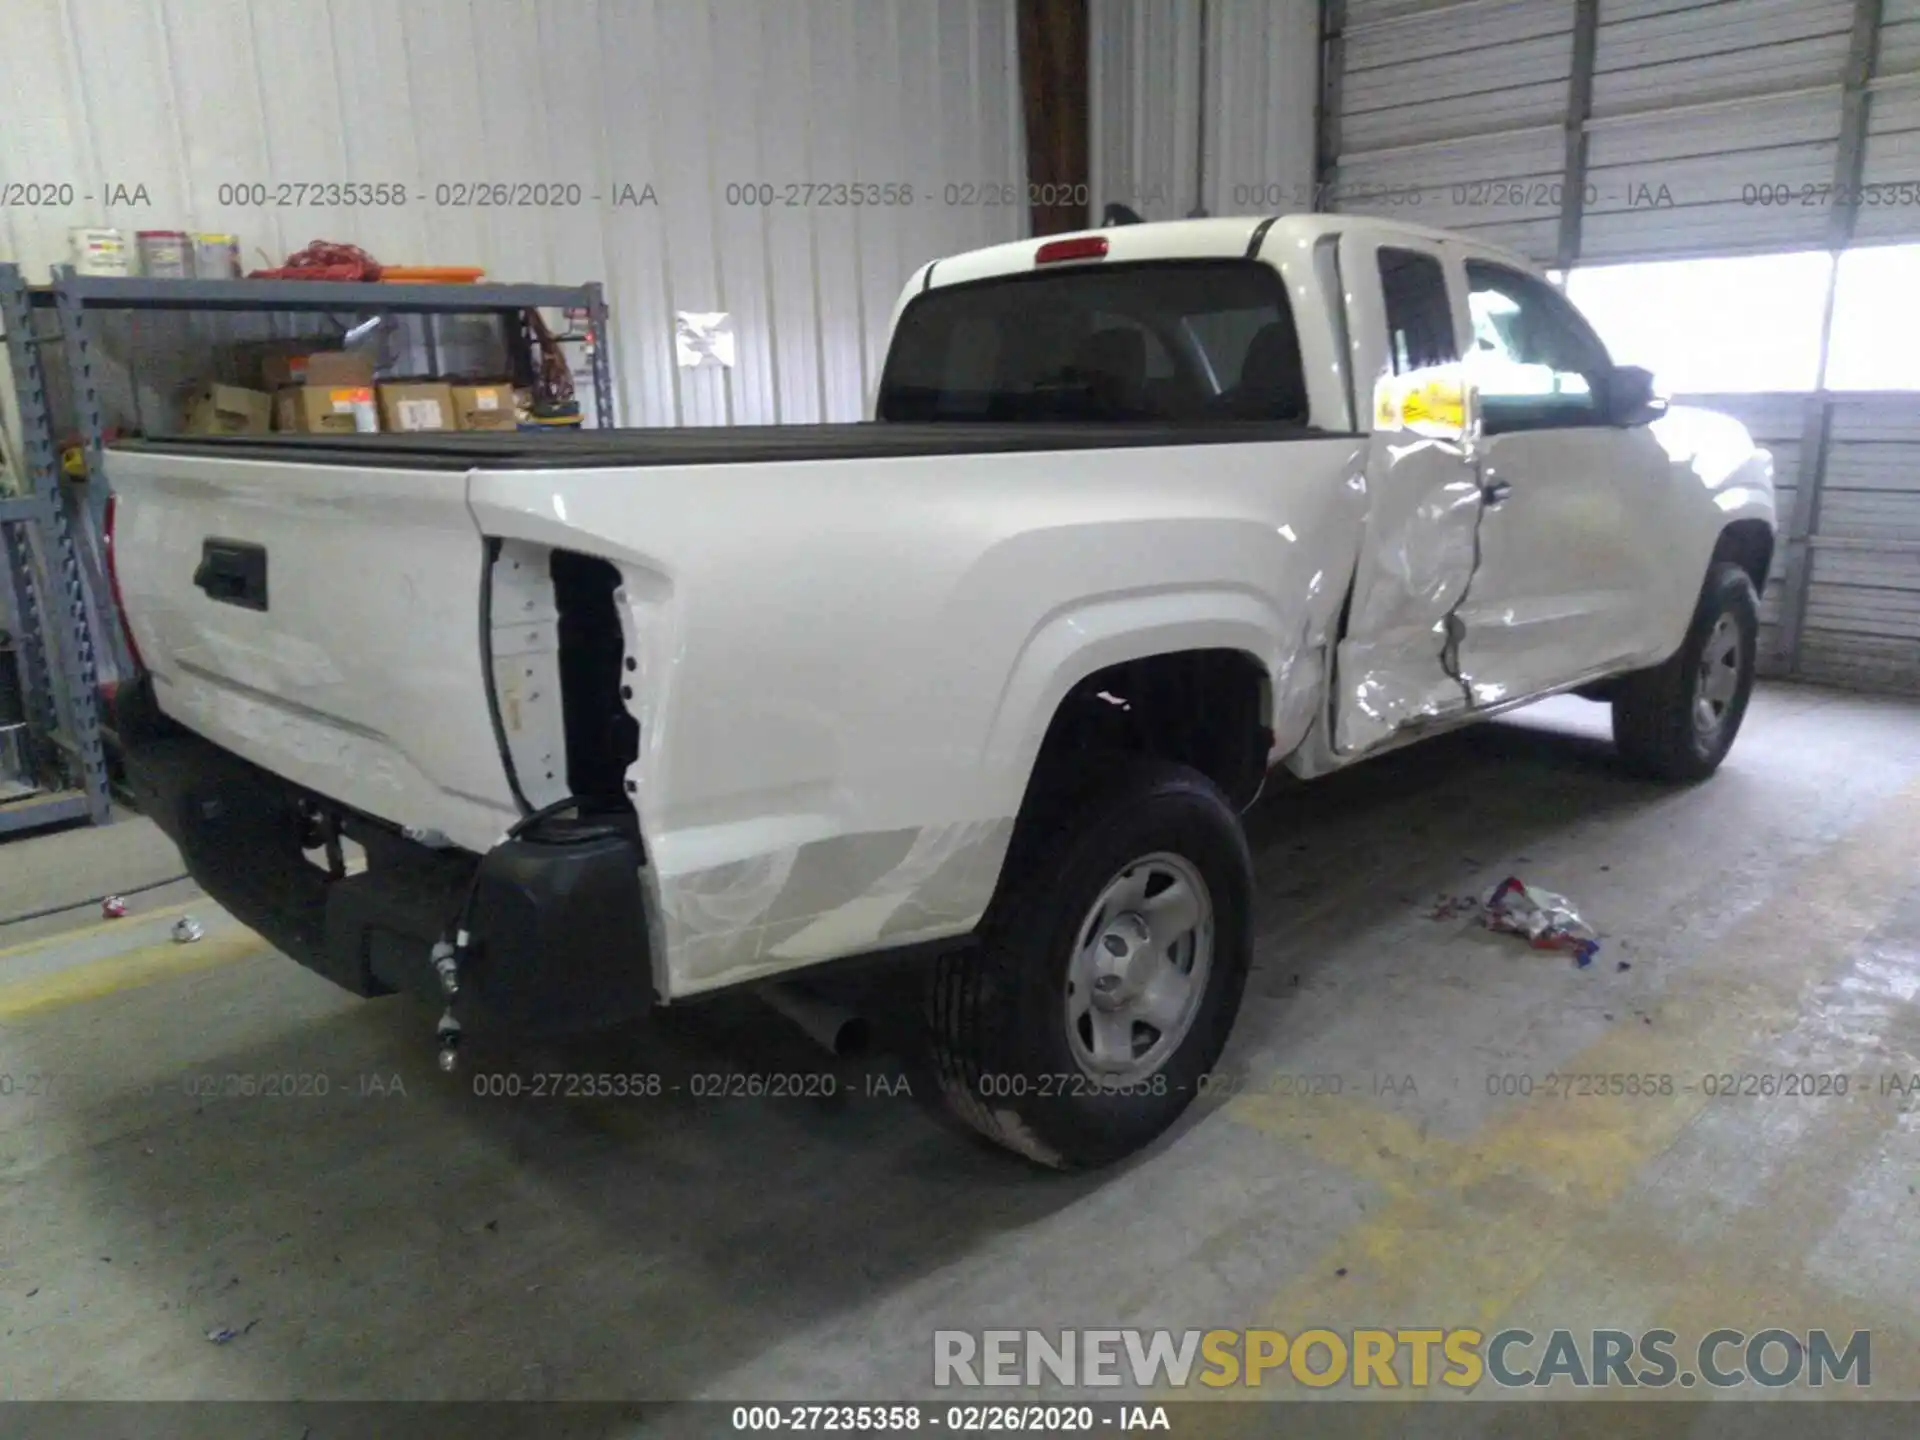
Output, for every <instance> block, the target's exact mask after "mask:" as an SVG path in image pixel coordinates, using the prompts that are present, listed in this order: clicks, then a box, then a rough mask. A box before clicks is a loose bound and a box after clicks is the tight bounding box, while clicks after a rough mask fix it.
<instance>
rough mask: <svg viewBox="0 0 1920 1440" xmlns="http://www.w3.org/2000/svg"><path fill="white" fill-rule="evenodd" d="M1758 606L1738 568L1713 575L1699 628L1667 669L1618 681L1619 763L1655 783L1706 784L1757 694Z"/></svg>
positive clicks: (1717, 569)
mask: <svg viewBox="0 0 1920 1440" xmlns="http://www.w3.org/2000/svg"><path fill="white" fill-rule="evenodd" d="M1759 640H1760V607H1759V602H1758V601H1757V600H1756V599H1755V597H1754V593H1753V581H1752V580H1751V579H1750V578H1748V575H1747V572H1746V571H1745V570H1742V569H1741V568H1740V567H1739V566H1738V565H1734V564H1730V563H1727V562H1724V561H1722V562H1717V563H1715V564H1714V566H1713V567H1712V568H1711V569H1710V570H1709V571H1708V572H1707V583H1706V584H1705V585H1704V586H1703V587H1702V588H1701V592H1700V603H1699V605H1698V606H1697V607H1696V608H1695V609H1694V612H1693V623H1692V624H1691V625H1690V626H1688V627H1687V637H1686V639H1685V640H1683V641H1682V642H1681V644H1680V648H1679V649H1678V650H1677V651H1675V652H1674V654H1673V655H1672V656H1671V657H1670V658H1669V659H1668V660H1667V661H1666V662H1665V663H1664V664H1661V665H1656V666H1654V667H1653V668H1652V669H1651V670H1641V671H1638V672H1636V673H1634V674H1632V675H1629V676H1627V677H1625V678H1624V679H1623V680H1621V681H1620V685H1619V689H1618V691H1617V692H1616V693H1615V695H1614V698H1613V738H1614V744H1615V745H1616V746H1617V747H1618V749H1619V751H1620V756H1621V758H1622V759H1623V760H1625V761H1626V762H1627V764H1628V765H1629V766H1630V767H1632V768H1633V769H1634V770H1635V771H1637V772H1638V773H1640V774H1642V775H1645V776H1647V777H1649V778H1651V779H1655V780H1666V781H1673V782H1681V783H1685V782H1690V781H1694V780H1704V779H1706V777H1707V776H1709V775H1711V774H1712V773H1713V772H1714V771H1715V770H1717V769H1719V768H1720V762H1721V761H1722V760H1724V759H1726V757H1727V751H1728V750H1730V749H1732V748H1733V737H1734V736H1735V735H1736V734H1738V733H1739V730H1740V722H1741V720H1742V719H1744V718H1745V716H1746V713H1747V699H1748V697H1749V696H1750V695H1752V693H1753V667H1754V660H1755V657H1756V654H1757V652H1758V649H1759Z"/></svg>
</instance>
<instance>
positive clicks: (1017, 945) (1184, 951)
mask: <svg viewBox="0 0 1920 1440" xmlns="http://www.w3.org/2000/svg"><path fill="white" fill-rule="evenodd" d="M1048 808H1049V809H1050V811H1051V812H1052V816H1053V819H1052V821H1051V823H1050V824H1049V823H1047V822H1041V824H1040V826H1036V827H1035V828H1034V829H1033V831H1031V832H1030V833H1029V834H1028V835H1026V836H1024V837H1023V841H1024V843H1017V844H1016V846H1015V849H1014V851H1013V853H1012V854H1010V855H1009V860H1008V864H1009V879H1008V881H1007V882H1006V883H1005V884H1004V885H1003V893H1002V894H1001V895H1000V896H998V897H996V899H995V902H994V906H993V909H992V911H991V912H990V913H989V916H988V919H987V922H986V925H985V926H984V927H983V931H982V934H981V938H980V942H979V943H978V944H977V945H976V946H975V947H973V948H972V949H969V950H967V951H964V952H961V953H958V954H953V955H948V956H946V957H944V958H943V959H941V960H940V961H939V962H938V963H937V964H936V966H935V968H934V973H933V975H932V978H931V985H930V991H929V997H928V1021H929V1025H930V1029H931V1031H932V1048H933V1061H934V1069H935V1074H936V1077H937V1080H938V1083H939V1088H940V1094H941V1098H942V1100H943V1101H944V1103H945V1105H946V1107H947V1108H948V1110H949V1111H951V1112H952V1114H953V1115H954V1116H956V1117H957V1118H958V1119H960V1120H962V1121H964V1122H965V1123H966V1124H967V1125H969V1126H971V1127H972V1128H973V1129H975V1130H978V1131H979V1132H980V1133H981V1134H983V1135H985V1136H987V1137H988V1138H989V1139H992V1140H994V1141H996V1142H997V1143H999V1144H1001V1145H1004V1146H1006V1147H1007V1148H1008V1149H1010V1150H1014V1151H1017V1152H1019V1153H1020V1154H1022V1155H1025V1156H1027V1157H1028V1158H1029V1159H1032V1160H1035V1161H1038V1162H1039V1163H1041V1164H1043V1165H1050V1166H1054V1167H1056V1168H1059V1169H1077V1168H1082V1167H1090V1166H1095V1165H1104V1164H1107V1163H1110V1162H1112V1161H1114V1160H1117V1159H1119V1158H1121V1157H1122V1156H1124V1155H1127V1154H1130V1153H1131V1152H1133V1151H1134V1150H1137V1149H1139V1148H1140V1147H1141V1146H1143V1145H1145V1144H1147V1143H1148V1142H1149V1141H1151V1140H1153V1139H1154V1138H1155V1137H1156V1136H1158V1135H1159V1134H1160V1133H1161V1132H1163V1131H1164V1130H1166V1128H1167V1127H1168V1126H1170V1125H1171V1124H1172V1123H1173V1122H1174V1120H1175V1119H1177V1118H1178V1116H1179V1115H1180V1112H1181V1111H1182V1110H1184V1109H1185V1108H1186V1107H1187V1105H1188V1104H1189V1103H1190V1102H1191V1101H1192V1099H1193V1097H1194V1094H1195V1092H1196V1091H1197V1090H1198V1088H1199V1087H1200V1085H1201V1083H1202V1081H1201V1078H1200V1077H1201V1076H1202V1075H1203V1074H1205V1072H1206V1071H1207V1070H1208V1069H1209V1068H1210V1067H1211V1066H1212V1065H1213V1063H1214V1061H1215V1060H1217V1059H1218V1058H1219V1055H1220V1049H1221V1047H1222V1046H1223V1045H1224V1044H1225V1043H1226V1039H1227V1034H1228V1032H1229V1031H1230V1030H1231V1029H1232V1027H1233V1021H1234V1017H1235V1015H1236V1014H1238V1012H1239V1008H1240V997H1241V993H1242V991H1243V990H1244V988H1245V985H1246V977H1247V964H1248V960H1249V957H1250V955H1251V951H1252V940H1253V934H1252V926H1251V923H1250V907H1251V897H1252V889H1253V876H1252V862H1251V860H1250V859H1249V857H1248V854H1247V845H1246V840H1245V838H1244V836H1243V835H1242V833H1241V830H1240V823H1239V818H1238V816H1236V815H1235V813H1234V811H1233V808H1232V807H1231V806H1230V805H1229V804H1228V803H1227V801H1226V798H1225V797H1224V796H1223V795H1222V794H1221V793H1220V791H1219V790H1218V788H1216V787H1215V786H1214V784H1213V783H1212V782H1211V781H1210V780H1208V779H1207V778H1206V777H1205V776H1203V775H1201V774H1200V773H1199V772H1198V771H1195V770H1190V769H1188V768H1186V767H1185V766H1180V765H1173V764H1167V763H1163V762H1158V761H1139V760H1126V759H1122V760H1119V761H1117V762H1116V769H1115V770H1114V772H1113V773H1112V774H1110V775H1108V776H1106V777H1103V778H1102V779H1101V780H1099V781H1097V782H1095V783H1094V784H1093V785H1092V786H1091V787H1076V788H1075V790H1074V792H1073V795H1072V797H1071V798H1069V797H1068V796H1066V795H1064V794H1063V795H1061V796H1059V797H1056V799H1055V800H1054V802H1053V804H1052V805H1051V806H1049V807H1048ZM1016 866H1017V867H1018V869H1017V870H1016V869H1014V868H1013V867H1016Z"/></svg>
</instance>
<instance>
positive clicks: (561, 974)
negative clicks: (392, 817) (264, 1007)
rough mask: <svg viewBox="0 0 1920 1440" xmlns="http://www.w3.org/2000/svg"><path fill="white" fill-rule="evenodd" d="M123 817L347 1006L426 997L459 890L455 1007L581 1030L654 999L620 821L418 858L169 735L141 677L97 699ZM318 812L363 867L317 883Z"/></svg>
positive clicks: (469, 1013)
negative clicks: (367, 998) (463, 919)
mask: <svg viewBox="0 0 1920 1440" xmlns="http://www.w3.org/2000/svg"><path fill="white" fill-rule="evenodd" d="M114 713H115V723H116V727H117V729H118V731H119V735H120V740H121V744H122V746H123V748H124V752H125V756H126V766H127V774H128V778H129V780H130V781H131V783H132V785H133V789H134V793H135V796H136V798H137V799H138V801H139V803H140V807H141V809H142V810H143V811H144V812H145V813H146V814H147V815H148V816H149V817H151V818H152V819H153V821H154V822H155V823H156V824H158V825H159V826H160V828H161V829H162V830H164V831H165V832H166V833H167V835H168V836H169V837H170V838H171V839H172V840H173V842H174V843H175V844H176V845H178V846H179V847H180V853H181V855H182V857H183V858H184V859H185V861H186V866H187V871H188V873H189V874H191V875H192V876H193V878H194V880H195V881H196V882H198V884H199V885H200V886H201V888H202V889H204V890H205V891H206V892H207V894H208V895H210V896H211V897H212V898H213V899H214V900H216V901H218V902H219V903H220V904H221V905H223V906H224V907H225V908H226V909H227V910H229V911H230V912H232V914H233V915H234V916H235V917H236V918H237V919H239V920H240V921H241V922H242V923H243V924H245V925H247V926H249V927H251V928H252V929H254V930H256V931H258V932H259V933H260V934H261V936H262V937H264V938H265V939H266V940H267V941H268V942H270V943H271V944H273V945H274V946H275V947H277V948H278V949H280V950H283V951H285V952H286V954H287V955H289V956H291V957H292V958H293V959H294V960H297V961H299V963H300V964H302V965H304V966H306V967H307V968H308V969H310V970H313V971H315V972H317V973H318V974H321V975H324V976H326V977H327V979H329V980H331V981H333V982H334V983H335V984H337V985H340V986H342V987H344V988H345V989H348V990H351V991H352V992H353V993H354V994H356V995H384V994H390V993H392V992H394V991H398V990H405V991H410V992H413V993H417V994H421V995H424V996H430V997H437V996H438V995H439V994H440V988H439V984H438V980H437V977H436V976H435V975H434V972H433V968H432V965H431V963H430V961H429V958H428V952H429V951H430V949H431V948H432V946H433V943H434V942H435V941H436V940H437V939H439V938H440V937H441V936H442V935H443V934H445V933H446V932H447V930H448V928H449V922H450V921H451V920H452V918H453V916H454V913H455V911H456V909H457V908H458V907H459V906H460V904H461V901H462V899H463V897H464V895H465V893H466V888H467V886H468V885H470V884H473V885H475V892H474V910H473V925H472V934H473V946H472V950H471V951H470V954H469V957H468V960H467V962H466V963H465V964H464V965H463V967H462V970H461V985H460V995H459V999H458V1001H457V1003H456V1006H455V1008H456V1011H457V1012H458V1013H460V1015H461V1016H462V1018H463V1019H467V1018H473V1019H476V1020H477V1019H484V1020H487V1021H490V1022H493V1023H497V1024H501V1025H504V1026H508V1027H511V1028H514V1029H520V1030H527V1031H534V1032H544V1033H554V1032H565V1031H570V1030H588V1029H595V1028H599V1027H602V1026H605V1025H611V1024H617V1023H619V1022H621V1021H624V1020H628V1019H632V1018H634V1017H635V1016H638V1015H641V1014H644V1013H645V1012H646V1011H647V1010H649V1009H650V1008H651V1007H652V1005H653V1003H654V988H653V972H652V965H651V963H650V961H651V954H650V942H649V937H648V928H647V923H646V912H645V904H644V900H643V896H642V888H641V878H640V871H641V867H642V864H643V854H642V850H641V846H640V840H639V836H638V833H637V832H636V831H635V830H634V829H633V828H632V827H631V826H622V825H619V824H612V823H606V822H595V821H564V820H563V821H555V822H552V823H550V824H548V825H545V826H542V827H541V829H540V831H539V833H538V836H537V838H536V837H529V838H525V839H518V840H513V841H509V842H507V843H505V844H501V845H498V846H495V847H494V848H493V849H492V850H490V851H488V852H487V854H486V855H485V856H484V857H476V856H474V855H473V854H471V853H469V852H467V851H463V850H446V849H434V848H430V847H428V846H425V845H421V844H418V843H416V842H414V841H411V840H408V839H406V838H405V837H404V836H402V835H401V834H400V833H399V832H398V831H396V830H394V829H393V828H392V827H391V826H390V825H387V824H385V823H384V822H381V821H375V820H371V819H368V818H366V817H365V816H361V815H357V814H353V813H351V812H339V810H338V807H337V806H334V805H333V804H332V802H330V801H328V800H327V799H326V798H325V797H324V796H316V795H309V794H307V793H305V792H303V791H301V790H299V789H298V788H297V787H295V786H293V785H291V784H289V783H288V782H287V781H285V780H282V779H280V778H279V777H278V776H276V775H274V774H272V773H271V772H269V771H266V770H262V769H261V768H260V767H258V766H256V765H253V764H250V763H249V762H247V761H245V760H242V759H241V758H239V757H238V756H236V755H234V754H232V753H231V752H229V751H226V750H223V749H221V748H220V747H218V746H216V745H213V744H211V743H209V742H208V741H206V740H203V739H201V738H200V737H199V736H197V735H195V734H193V733H191V732H190V731H187V730H185V729H183V728H182V727H180V726H178V725H175V724H174V723H173V722H171V721H170V720H168V719H167V718H166V717H165V716H163V715H162V714H161V713H160V711H159V709H158V707H157V706H156V705H155V704H154V701H153V695H152V690H151V687H150V686H149V684H148V682H147V681H146V680H145V679H144V678H142V679H141V680H140V681H138V682H137V683H135V684H131V685H129V686H127V687H125V688H124V689H123V690H122V691H121V693H120V694H119V696H117V697H116V700H115V704H114ZM316 805H317V806H319V807H320V808H322V809H324V810H329V811H332V812H334V813H336V814H337V815H338V818H339V820H340V823H341V828H342V831H343V833H344V834H345V835H346V836H347V837H348V838H350V839H352V840H354V841H356V842H357V843H358V844H359V845H360V846H361V847H362V849H364V850H365V852H366V856H367V868H366V869H365V871H363V872H362V873H360V874H356V875H349V876H346V877H344V878H334V877H333V876H330V875H329V874H327V873H326V872H325V871H323V870H322V869H320V868H319V867H318V866H316V865H315V864H313V863H312V862H311V861H309V860H308V859H307V856H306V853H305V852H304V851H303V850H302V848H301V840H302V836H303V832H304V831H305V830H307V829H309V828H310V824H311V822H310V820H308V819H307V818H306V817H305V816H303V814H302V810H303V809H307V808H310V807H312V806H316Z"/></svg>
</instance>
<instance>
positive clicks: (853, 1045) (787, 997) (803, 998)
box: [756, 984, 867, 1060]
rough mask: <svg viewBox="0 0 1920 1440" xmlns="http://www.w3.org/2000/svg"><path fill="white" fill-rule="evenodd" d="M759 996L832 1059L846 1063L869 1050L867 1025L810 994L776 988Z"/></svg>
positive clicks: (763, 988) (762, 990) (795, 987)
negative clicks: (834, 1057)
mask: <svg viewBox="0 0 1920 1440" xmlns="http://www.w3.org/2000/svg"><path fill="white" fill-rule="evenodd" d="M756 993H757V994H758V995H759V996H760V998H761V999H762V1000H764V1001H766V1002H767V1004H769V1005H771V1006H772V1007H773V1008H774V1009H775V1010H778V1011H779V1012H780V1013H781V1014H782V1015H784V1016H786V1017H787V1019H789V1020H791V1021H792V1022H793V1023H794V1024H795V1025H798V1026H799V1027H800V1028H801V1029H802V1030H803V1031H805V1032H806V1035H807V1038H808V1039H810V1040H812V1041H813V1042H814V1043H815V1044H816V1045H819V1046H820V1047H822V1048H823V1049H825V1050H826V1051H827V1053H828V1054H830V1055H833V1056H836V1057H837V1058H839V1059H842V1060H844V1059H846V1058H847V1057H848V1056H851V1055H858V1054H860V1053H862V1052H863V1051H864V1050H865V1049H866V1048H867V1022H866V1021H865V1020H864V1019H862V1018H861V1017H860V1016H858V1015H856V1014H854V1013H853V1012H852V1011H851V1010H846V1009H843V1008H842V1007H840V1006H838V1005H835V1004H834V1003H833V1002H832V1001H831V1000H823V999H821V997H820V996H818V995H816V994H814V992H813V991H811V990H803V989H802V988H801V987H800V986H798V985H783V984H773V985H762V986H761V987H760V988H759V990H758V991H757V992H756Z"/></svg>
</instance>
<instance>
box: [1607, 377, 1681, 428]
mask: <svg viewBox="0 0 1920 1440" xmlns="http://www.w3.org/2000/svg"><path fill="white" fill-rule="evenodd" d="M1602 400H1603V402H1604V406H1605V410H1606V417H1607V423H1608V424H1609V425H1645V424H1646V423H1647V422H1648V421H1650V420H1658V419H1659V418H1660V417H1661V416H1662V415H1664V414H1666V413H1667V402H1666V401H1665V400H1663V399H1661V398H1660V396H1659V395H1657V394H1656V393H1655V392H1654V388H1653V372H1652V371H1651V370H1643V369H1642V368H1641V367H1640V366H1638V365H1616V366H1614V367H1613V369H1611V370H1609V371H1608V372H1607V373H1606V375H1605V377H1604V387H1603V393H1602Z"/></svg>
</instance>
